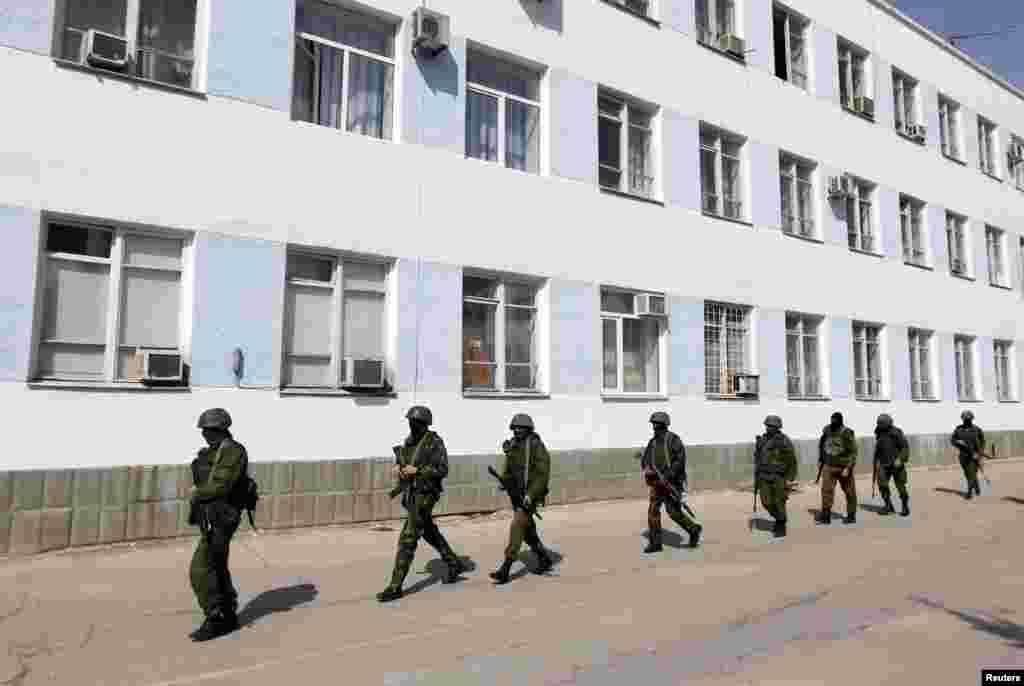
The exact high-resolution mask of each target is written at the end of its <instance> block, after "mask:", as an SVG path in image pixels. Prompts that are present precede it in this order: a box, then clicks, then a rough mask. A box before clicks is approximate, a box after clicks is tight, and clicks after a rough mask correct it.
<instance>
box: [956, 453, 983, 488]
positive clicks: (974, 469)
mask: <svg viewBox="0 0 1024 686" xmlns="http://www.w3.org/2000/svg"><path fill="white" fill-rule="evenodd" d="M960 468H961V469H963V470H964V478H965V479H967V490H968V491H980V490H981V487H980V486H979V485H978V461H977V460H976V459H974V456H973V455H972V456H970V457H965V456H964V455H961V456H960Z"/></svg>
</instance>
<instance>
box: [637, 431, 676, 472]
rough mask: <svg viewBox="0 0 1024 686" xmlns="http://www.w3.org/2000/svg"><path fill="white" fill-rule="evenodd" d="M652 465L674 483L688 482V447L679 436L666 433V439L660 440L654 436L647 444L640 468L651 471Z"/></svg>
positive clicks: (669, 432)
mask: <svg viewBox="0 0 1024 686" xmlns="http://www.w3.org/2000/svg"><path fill="white" fill-rule="evenodd" d="M652 464H653V465H654V466H656V467H657V468H658V471H659V472H661V474H662V476H664V477H665V478H666V479H668V480H669V481H671V482H673V483H683V482H685V481H686V446H684V445H683V439H681V438H680V437H679V435H678V434H675V433H672V432H671V431H666V432H665V437H664V439H662V440H658V437H657V436H654V437H652V438H651V440H649V441H648V442H647V448H646V449H645V450H644V454H643V457H642V458H641V459H640V466H641V467H642V468H644V469H649V468H650V467H651V466H652Z"/></svg>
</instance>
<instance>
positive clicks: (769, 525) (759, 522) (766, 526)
mask: <svg viewBox="0 0 1024 686" xmlns="http://www.w3.org/2000/svg"><path fill="white" fill-rule="evenodd" d="M750 522H751V525H752V526H751V530H756V531H762V532H772V531H774V529H775V520H774V519H764V518H762V517H756V516H755V517H753V518H752V519H751V520H750Z"/></svg>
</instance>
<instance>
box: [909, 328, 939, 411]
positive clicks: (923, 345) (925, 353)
mask: <svg viewBox="0 0 1024 686" xmlns="http://www.w3.org/2000/svg"><path fill="white" fill-rule="evenodd" d="M907 339H908V340H907V342H908V348H909V353H910V397H911V399H912V400H917V401H921V400H937V399H938V393H937V392H936V388H935V377H936V374H935V370H936V368H937V367H936V364H935V332H934V331H929V330H925V329H917V328H910V329H909V330H908V331H907ZM915 362H916V364H915ZM915 369H916V371H917V374H916V378H915ZM924 372H927V376H925V374H924Z"/></svg>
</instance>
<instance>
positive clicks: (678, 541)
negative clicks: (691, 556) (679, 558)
mask: <svg viewBox="0 0 1024 686" xmlns="http://www.w3.org/2000/svg"><path fill="white" fill-rule="evenodd" d="M769 528H771V527H769ZM644 538H646V539H648V540H650V538H651V532H650V531H644ZM661 542H662V544H664V545H667V546H668V547H669V548H678V549H680V550H682V549H684V548H685V549H687V550H689V548H690V544H689V542H688V541H687V542H684V541H683V537H682V536H680V535H679V534H678V533H676V532H675V531H669V530H668V529H662V530H661Z"/></svg>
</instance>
